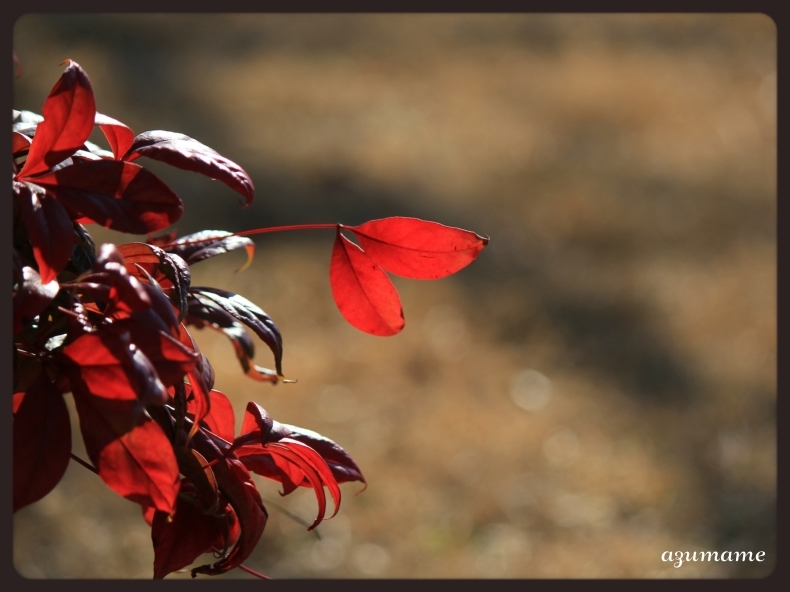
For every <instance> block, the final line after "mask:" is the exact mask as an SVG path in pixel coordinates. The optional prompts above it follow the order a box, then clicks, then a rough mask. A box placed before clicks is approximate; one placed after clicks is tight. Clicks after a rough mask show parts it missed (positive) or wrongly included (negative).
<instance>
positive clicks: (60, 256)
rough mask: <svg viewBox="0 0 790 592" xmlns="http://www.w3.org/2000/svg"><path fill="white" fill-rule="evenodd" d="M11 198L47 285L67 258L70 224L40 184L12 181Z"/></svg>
mask: <svg viewBox="0 0 790 592" xmlns="http://www.w3.org/2000/svg"><path fill="white" fill-rule="evenodd" d="M13 189H14V197H15V198H16V201H17V203H18V204H19V209H20V211H21V212H22V219H23V220H24V221H25V227H26V228H27V234H28V237H29V238H30V244H31V245H32V246H33V255H34V257H35V258H36V263H38V270H39V274H40V275H41V281H42V282H43V283H45V284H48V283H49V282H51V281H52V280H54V279H55V278H56V277H57V276H58V274H59V273H60V272H61V271H63V269H64V268H65V267H66V265H67V264H68V262H69V259H70V258H71V246H72V244H73V243H74V224H73V223H72V221H71V217H70V216H69V214H68V212H66V210H65V209H64V208H63V206H61V205H60V204H59V203H58V202H57V200H56V199H55V198H54V197H51V196H49V195H47V192H46V191H45V190H44V188H43V187H39V186H38V185H34V184H33V183H24V182H23V183H20V182H18V181H14V182H13Z"/></svg>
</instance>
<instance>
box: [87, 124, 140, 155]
mask: <svg viewBox="0 0 790 592" xmlns="http://www.w3.org/2000/svg"><path fill="white" fill-rule="evenodd" d="M94 122H95V124H96V125H98V126H99V127H100V128H101V131H102V132H104V137H105V138H107V141H108V142H109V143H110V148H111V149H112V154H113V156H114V157H115V160H120V158H121V156H123V155H124V154H126V151H127V150H129V148H130V147H131V145H132V142H133V141H134V132H133V131H132V130H131V129H129V127H128V126H127V125H125V124H123V123H121V122H120V121H118V120H116V119H113V118H112V117H107V116H106V115H103V114H101V113H96V116H95V118H94Z"/></svg>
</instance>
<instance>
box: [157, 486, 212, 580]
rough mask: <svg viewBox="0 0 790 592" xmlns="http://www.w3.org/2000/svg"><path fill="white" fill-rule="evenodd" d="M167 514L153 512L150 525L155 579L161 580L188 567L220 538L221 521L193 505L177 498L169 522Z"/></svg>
mask: <svg viewBox="0 0 790 592" xmlns="http://www.w3.org/2000/svg"><path fill="white" fill-rule="evenodd" d="M168 518H169V516H168V514H166V513H165V512H156V514H155V515H154V519H153V523H152V524H151V539H152V540H153V543H154V579H157V580H158V579H162V578H164V577H165V576H166V575H167V574H169V573H173V572H174V571H178V570H179V569H182V568H184V567H186V566H187V565H190V564H191V563H192V562H193V561H195V559H197V558H198V557H199V556H200V555H202V554H203V553H206V552H209V551H210V550H211V546H212V545H213V544H214V543H215V541H217V539H219V538H221V537H222V528H221V526H222V522H224V520H225V519H224V518H217V517H214V516H208V515H206V514H204V513H203V512H202V511H201V510H200V508H199V507H198V506H196V505H195V504H194V503H189V502H187V501H184V500H182V499H179V500H178V502H177V503H176V513H175V515H174V516H173V519H172V521H168Z"/></svg>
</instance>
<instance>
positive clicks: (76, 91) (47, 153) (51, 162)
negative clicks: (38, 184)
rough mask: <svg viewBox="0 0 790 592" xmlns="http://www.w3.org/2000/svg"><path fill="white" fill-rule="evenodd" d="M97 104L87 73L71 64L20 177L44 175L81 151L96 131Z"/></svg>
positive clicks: (51, 95)
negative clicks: (94, 126) (94, 128)
mask: <svg viewBox="0 0 790 592" xmlns="http://www.w3.org/2000/svg"><path fill="white" fill-rule="evenodd" d="M95 113H96V103H95V101H94V99H93V89H92V88H91V83H90V80H88V76H87V74H85V72H84V71H83V70H82V68H80V66H79V64H77V62H72V61H69V64H68V66H66V69H65V71H64V72H63V74H62V75H61V77H60V79H59V80H58V82H57V83H56V84H55V86H54V87H53V88H52V91H50V93H49V96H48V97H47V100H46V102H45V103H44V107H43V109H42V110H41V114H42V115H43V116H44V121H42V122H41V123H39V124H38V129H37V130H36V135H35V138H34V139H33V143H32V145H31V146H30V152H29V153H28V157H27V160H26V161H25V165H24V166H23V167H22V170H21V171H20V172H19V177H20V178H21V177H29V176H30V175H35V174H38V173H43V172H44V171H46V170H47V169H49V168H51V167H53V166H55V165H56V164H58V163H59V162H61V161H63V160H64V159H66V158H68V157H69V156H71V155H72V154H74V152H76V151H77V150H79V148H80V147H81V146H82V145H83V143H84V142H85V140H87V139H88V137H89V136H90V135H91V132H92V131H93V119H94V115H95Z"/></svg>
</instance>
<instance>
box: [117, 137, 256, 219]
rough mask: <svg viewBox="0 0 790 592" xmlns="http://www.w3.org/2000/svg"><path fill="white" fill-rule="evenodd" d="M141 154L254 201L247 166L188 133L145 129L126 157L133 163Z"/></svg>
mask: <svg viewBox="0 0 790 592" xmlns="http://www.w3.org/2000/svg"><path fill="white" fill-rule="evenodd" d="M140 156H147V157H148V158H153V159H154V160H161V161H162V162H166V163H167V164H169V165H172V166H174V167H177V168H180V169H184V170H187V171H194V172H197V173H201V174H203V175H206V176H208V177H211V178H212V179H216V180H218V181H222V182H223V183H225V184H226V185H227V186H228V187H230V188H231V189H233V190H234V191H236V192H238V193H240V194H241V195H243V196H244V198H245V199H246V204H247V205H250V203H252V198H253V196H254V195H255V187H254V186H253V184H252V179H250V176H249V175H248V174H247V173H246V172H245V171H244V169H243V168H241V167H240V166H239V165H237V164H236V163H235V162H233V161H232V160H229V159H227V158H225V157H224V156H222V155H221V154H219V153H218V152H216V151H215V150H212V149H211V148H209V147H208V146H206V145H205V144H201V143H200V142H198V141H197V140H195V139H193V138H190V137H189V136H185V135H184V134H177V133H174V132H167V131H162V130H155V131H150V132H143V133H142V134H140V135H138V136H137V137H136V138H135V139H134V142H133V143H132V146H131V147H130V148H129V150H128V151H127V153H126V154H125V155H124V156H123V159H124V160H126V161H129V162H131V161H133V160H135V159H136V158H139V157H140Z"/></svg>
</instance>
